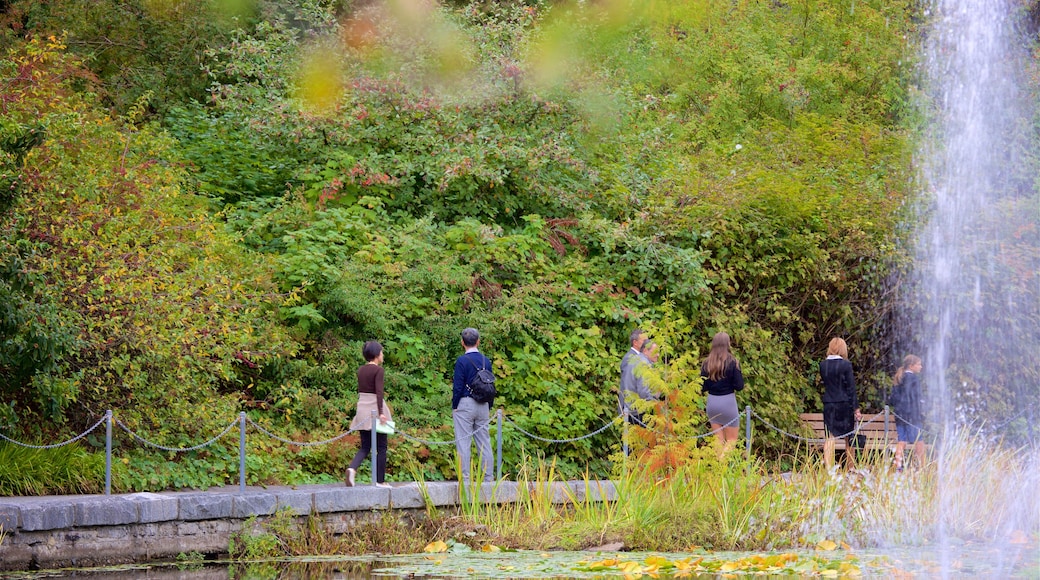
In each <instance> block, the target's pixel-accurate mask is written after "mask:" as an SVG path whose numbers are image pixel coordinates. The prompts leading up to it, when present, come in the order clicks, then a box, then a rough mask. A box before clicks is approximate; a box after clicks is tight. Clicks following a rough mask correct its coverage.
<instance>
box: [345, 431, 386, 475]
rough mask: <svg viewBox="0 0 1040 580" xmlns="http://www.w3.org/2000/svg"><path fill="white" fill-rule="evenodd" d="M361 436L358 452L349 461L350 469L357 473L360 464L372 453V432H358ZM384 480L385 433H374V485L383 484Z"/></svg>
mask: <svg viewBox="0 0 1040 580" xmlns="http://www.w3.org/2000/svg"><path fill="white" fill-rule="evenodd" d="M358 433H359V434H360V435H361V443H360V444H359V445H358V452H357V453H355V454H354V459H352V460H351V461H350V468H351V469H353V470H355V471H357V469H358V468H359V467H361V462H362V461H364V460H365V459H367V458H368V454H369V452H371V451H372V431H358ZM384 478H386V433H376V483H383V479H384Z"/></svg>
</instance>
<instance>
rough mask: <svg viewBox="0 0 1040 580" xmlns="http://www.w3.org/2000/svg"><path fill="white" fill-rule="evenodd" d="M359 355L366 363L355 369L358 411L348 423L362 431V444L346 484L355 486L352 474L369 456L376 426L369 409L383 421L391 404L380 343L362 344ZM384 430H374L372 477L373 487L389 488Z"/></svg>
mask: <svg viewBox="0 0 1040 580" xmlns="http://www.w3.org/2000/svg"><path fill="white" fill-rule="evenodd" d="M361 354H362V355H363V356H364V357H365V364H363V365H361V368H359V369H358V371H357V379H358V402H357V412H356V413H355V415H354V420H353V421H351V422H350V429H351V430H352V431H357V432H358V433H360V434H361V443H360V445H359V446H358V452H357V453H356V454H355V455H354V459H352V460H351V462H350V467H348V468H347V477H346V484H347V487H351V486H353V485H354V477H355V476H356V475H357V470H358V468H359V467H361V463H362V462H363V461H364V460H365V459H366V458H367V457H368V454H369V452H370V451H371V449H372V430H373V429H375V428H376V425H373V424H372V411H375V412H376V414H377V415H379V419H378V421H379V422H380V423H386V422H387V421H389V420H390V405H389V404H388V403H387V402H386V401H384V400H383V376H384V371H383V366H382V365H383V345H381V344H379V343H378V342H376V341H374V340H370V341H368V342H366V343H365V344H364V346H362V347H361ZM386 447H387V441H386V433H379V432H378V431H377V432H376V472H375V473H373V474H372V479H373V480H374V481H375V482H376V487H390V484H389V483H386V482H385V481H384V480H385V478H386Z"/></svg>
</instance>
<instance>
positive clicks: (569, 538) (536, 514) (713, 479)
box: [464, 434, 1040, 551]
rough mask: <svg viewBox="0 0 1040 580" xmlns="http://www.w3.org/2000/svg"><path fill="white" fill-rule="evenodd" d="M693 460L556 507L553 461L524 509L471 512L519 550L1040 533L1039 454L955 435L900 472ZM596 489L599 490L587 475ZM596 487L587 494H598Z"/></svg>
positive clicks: (870, 543) (803, 461)
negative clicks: (611, 496) (603, 498)
mask: <svg viewBox="0 0 1040 580" xmlns="http://www.w3.org/2000/svg"><path fill="white" fill-rule="evenodd" d="M701 449H702V450H703V451H698V453H699V455H698V456H696V457H694V461H690V462H687V463H685V464H683V465H679V466H672V467H670V468H669V471H670V473H669V474H667V475H664V476H662V475H661V474H659V473H657V472H655V470H653V469H651V468H648V467H645V466H640V465H638V464H633V465H629V466H628V467H627V468H626V469H624V470H622V474H621V475H620V476H619V477H618V478H617V479H616V480H615V487H616V489H617V491H618V499H617V501H615V502H598V501H590V500H589V499H584V500H581V501H577V500H575V499H573V498H571V501H570V502H569V503H567V504H565V505H556V504H554V503H553V502H552V501H551V499H552V498H551V493H550V491H549V490H550V488H551V485H552V483H553V482H554V481H555V479H556V472H555V471H554V469H553V466H552V464H551V463H550V464H539V465H538V466H536V467H535V468H534V469H533V471H531V472H526V471H521V481H522V482H523V485H521V488H522V489H530V490H531V491H530V493H529V494H527V495H524V496H522V497H521V498H520V501H517V502H516V503H514V504H503V505H494V504H480V505H479V506H478V505H476V504H474V505H472V506H471V507H470V508H469V509H467V511H466V512H465V514H464V517H469V518H473V521H474V522H475V523H479V524H480V525H482V526H486V527H487V528H488V529H489V531H490V532H491V536H493V537H499V538H509V539H510V542H511V544H512V547H517V548H529V549H548V548H565V549H575V548H585V547H589V546H595V545H601V544H604V543H609V542H621V543H623V544H624V546H625V547H626V549H633V550H654V551H684V550H688V549H690V548H692V547H704V548H710V549H717V550H771V549H786V548H797V547H810V546H815V545H817V544H818V543H819V542H822V541H824V540H830V541H833V542H835V543H837V544H839V545H840V544H841V543H846V544H848V545H850V546H855V547H885V546H894V545H917V544H924V543H929V542H936V541H940V540H942V538H944V537H952V538H959V539H961V540H966V541H983V540H984V541H988V542H996V543H1001V542H1004V543H1015V542H1019V543H1021V542H1022V541H1023V538H1026V539H1028V538H1035V537H1036V535H1037V534H1038V533H1040V514H1038V513H1037V510H1036V509H1035V505H1031V504H1030V503H1029V502H1031V501H1034V500H1035V498H1036V497H1038V495H1040V481H1038V480H1040V469H1038V468H1040V453H1038V451H1037V450H1030V449H1012V448H1007V447H1001V446H990V445H987V444H985V443H984V441H983V440H982V438H977V437H972V436H970V435H965V434H961V435H956V436H952V437H950V438H948V439H947V440H946V441H945V444H944V445H942V446H941V447H939V448H937V449H936V450H934V452H933V458H932V461H931V463H929V464H928V465H926V466H924V467H923V468H920V469H915V470H907V471H906V472H903V473H895V472H894V471H893V470H892V469H891V458H890V457H889V456H887V455H885V454H880V453H878V454H872V455H866V456H864V457H861V458H859V461H858V463H857V467H856V469H854V470H849V471H846V470H843V469H839V468H831V469H827V468H826V467H825V466H824V465H823V462H822V460H821V458H820V457H819V456H818V455H816V454H811V453H809V452H807V451H806V452H805V453H804V454H802V455H800V456H799V457H797V458H796V459H795V469H793V470H792V471H789V472H784V473H780V472H777V471H772V470H771V469H770V467H769V466H768V465H767V464H765V463H763V462H761V461H757V460H752V461H746V460H744V459H743V458H742V457H741V455H740V454H739V453H734V452H729V453H723V454H721V455H720V454H718V453H717V450H714V449H712V448H711V447H710V446H708V447H702V448H701ZM584 485H585V486H586V488H587V489H588V488H591V486H593V485H595V483H594V482H592V481H590V480H588V479H587V478H586V480H585V481H584ZM588 496H589V494H586V496H585V497H586V498H588Z"/></svg>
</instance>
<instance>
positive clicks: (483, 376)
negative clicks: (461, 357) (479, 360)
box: [466, 357, 498, 403]
mask: <svg viewBox="0 0 1040 580" xmlns="http://www.w3.org/2000/svg"><path fill="white" fill-rule="evenodd" d="M466 360H468V361H469V364H471V365H473V368H475V369H477V376H475V377H473V380H472V381H471V382H470V383H469V384H468V385H466V387H467V388H468V389H469V396H470V397H472V398H473V400H474V401H476V402H478V403H490V402H491V400H492V399H494V398H495V395H496V394H498V393H496V392H495V375H493V374H492V373H491V371H489V370H488V369H482V368H477V364H476V363H474V362H473V359H471V358H469V357H467V358H466Z"/></svg>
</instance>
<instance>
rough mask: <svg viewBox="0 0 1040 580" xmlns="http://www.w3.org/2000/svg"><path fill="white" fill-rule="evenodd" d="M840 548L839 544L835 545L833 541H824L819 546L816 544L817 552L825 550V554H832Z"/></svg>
mask: <svg viewBox="0 0 1040 580" xmlns="http://www.w3.org/2000/svg"><path fill="white" fill-rule="evenodd" d="M837 547H838V544H836V543H834V541H833V540H823V541H822V542H820V543H819V544H816V549H817V550H823V551H824V552H830V551H831V550H833V549H835V548H837Z"/></svg>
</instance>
